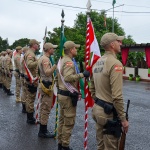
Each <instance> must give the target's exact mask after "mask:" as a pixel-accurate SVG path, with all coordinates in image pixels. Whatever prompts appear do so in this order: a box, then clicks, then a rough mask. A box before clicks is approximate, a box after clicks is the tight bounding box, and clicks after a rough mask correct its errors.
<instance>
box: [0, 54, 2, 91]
mask: <svg viewBox="0 0 150 150" xmlns="http://www.w3.org/2000/svg"><path fill="white" fill-rule="evenodd" d="M1 60H2V52H1V53H0V88H2V63H1Z"/></svg>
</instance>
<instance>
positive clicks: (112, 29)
mask: <svg viewBox="0 0 150 150" xmlns="http://www.w3.org/2000/svg"><path fill="white" fill-rule="evenodd" d="M112 32H113V33H114V4H113V25H112Z"/></svg>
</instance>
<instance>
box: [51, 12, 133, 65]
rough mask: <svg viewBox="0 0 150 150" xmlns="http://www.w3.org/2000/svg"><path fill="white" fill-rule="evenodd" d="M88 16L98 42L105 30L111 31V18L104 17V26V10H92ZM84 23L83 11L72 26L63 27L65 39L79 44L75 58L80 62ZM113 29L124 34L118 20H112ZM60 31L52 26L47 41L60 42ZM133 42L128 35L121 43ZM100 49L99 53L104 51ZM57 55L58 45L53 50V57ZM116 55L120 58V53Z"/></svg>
mask: <svg viewBox="0 0 150 150" xmlns="http://www.w3.org/2000/svg"><path fill="white" fill-rule="evenodd" d="M90 18H91V20H92V23H93V26H94V30H95V35H96V38H97V40H98V43H100V42H99V41H100V39H101V37H102V35H103V34H105V33H107V32H112V18H111V17H109V18H107V19H106V22H107V28H106V27H104V12H101V13H98V12H95V11H92V12H91V13H90ZM86 25H87V15H86V14H83V13H79V14H77V18H76V20H75V24H74V26H73V27H72V28H71V27H68V26H65V27H64V33H65V37H66V39H67V40H71V41H74V42H75V43H78V44H80V45H81V48H80V49H79V50H78V55H77V58H76V60H77V61H80V62H84V56H85V43H86ZM114 28H115V29H114V30H115V33H116V34H118V35H125V32H124V30H123V28H122V27H121V26H120V24H119V23H118V20H117V19H115V20H114ZM60 33H61V28H60V27H59V28H54V29H53V32H50V31H49V32H48V41H49V42H52V43H53V44H58V45H59V44H60ZM132 43H134V40H133V39H132V37H131V36H130V35H129V36H127V37H126V38H125V40H124V41H123V44H132ZM99 46H100V45H99ZM100 49H101V55H103V53H104V49H103V48H102V47H100ZM58 57H59V47H58V49H57V51H56V52H55V58H58ZM118 57H119V58H120V60H121V55H118Z"/></svg>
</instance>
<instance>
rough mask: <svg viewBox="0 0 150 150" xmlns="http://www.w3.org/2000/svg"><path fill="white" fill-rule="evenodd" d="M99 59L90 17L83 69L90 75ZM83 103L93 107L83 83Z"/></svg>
mask: <svg viewBox="0 0 150 150" xmlns="http://www.w3.org/2000/svg"><path fill="white" fill-rule="evenodd" d="M100 57H101V54H100V48H99V45H98V42H97V39H96V36H95V33H94V28H93V24H92V21H91V19H90V17H88V18H87V31H86V52H85V67H86V70H88V71H90V73H91V74H92V67H93V65H94V64H95V63H96V61H97V60H98V59H99V58H100ZM85 102H88V104H87V107H92V106H93V100H92V97H91V94H90V91H89V88H88V83H87V81H85Z"/></svg>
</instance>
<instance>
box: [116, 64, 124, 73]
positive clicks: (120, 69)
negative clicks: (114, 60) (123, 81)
mask: <svg viewBox="0 0 150 150" xmlns="http://www.w3.org/2000/svg"><path fill="white" fill-rule="evenodd" d="M114 69H115V71H120V72H122V71H123V67H122V66H121V65H115V67H114Z"/></svg>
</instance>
